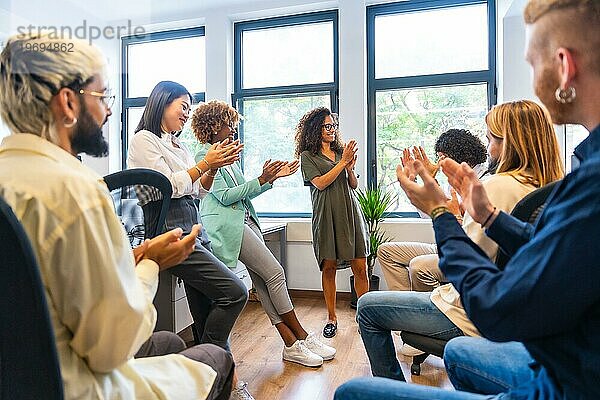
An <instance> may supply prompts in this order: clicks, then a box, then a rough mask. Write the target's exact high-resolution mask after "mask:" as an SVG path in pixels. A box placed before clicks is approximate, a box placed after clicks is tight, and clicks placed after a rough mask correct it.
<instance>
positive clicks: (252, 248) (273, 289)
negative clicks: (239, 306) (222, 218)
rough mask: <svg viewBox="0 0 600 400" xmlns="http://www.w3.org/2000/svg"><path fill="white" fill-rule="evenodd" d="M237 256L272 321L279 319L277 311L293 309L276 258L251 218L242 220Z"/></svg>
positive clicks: (275, 322) (283, 312)
mask: <svg viewBox="0 0 600 400" xmlns="http://www.w3.org/2000/svg"><path fill="white" fill-rule="evenodd" d="M239 260H240V261H241V262H243V263H244V265H245V266H246V268H247V269H248V273H249V274H250V278H251V279H252V283H253V284H254V287H255V288H256V292H257V293H258V298H259V299H260V303H261V304H262V306H263V309H264V310H265V313H267V316H268V317H269V319H270V320H271V323H272V324H273V325H276V324H278V323H280V322H282V320H281V317H280V315H281V314H285V313H288V312H290V311H292V310H293V309H294V306H293V305H292V301H291V300H290V295H289V293H288V290H287V285H286V282H285V273H284V272H283V267H282V266H281V264H279V261H277V259H276V258H275V256H273V253H271V251H270V250H269V248H268V247H267V246H266V245H265V242H264V239H263V236H262V233H261V231H260V228H259V227H258V225H256V223H255V222H254V221H253V220H252V219H250V218H249V219H247V220H246V223H245V224H244V236H243V237H242V248H241V249H240V256H239Z"/></svg>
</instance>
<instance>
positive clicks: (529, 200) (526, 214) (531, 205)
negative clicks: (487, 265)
mask: <svg viewBox="0 0 600 400" xmlns="http://www.w3.org/2000/svg"><path fill="white" fill-rule="evenodd" d="M558 182H559V181H555V182H551V183H549V184H547V185H546V186H542V187H541V188H539V189H536V190H534V191H533V192H531V193H529V194H528V195H527V196H525V197H523V198H522V199H521V200H520V201H519V202H518V203H517V204H515V206H514V208H513V210H512V211H511V213H510V215H512V216H513V217H515V218H518V219H519V220H521V221H523V222H529V223H530V224H533V223H535V222H536V221H537V219H538V217H539V216H540V214H541V213H542V211H544V207H545V206H546V200H548V197H549V196H550V194H551V193H552V191H553V190H554V187H555V186H556V184H557V183H558ZM509 260H510V257H509V256H508V254H506V253H505V252H504V251H503V250H502V249H498V254H497V255H496V265H497V266H498V268H500V269H504V267H506V264H507V263H508V261H509Z"/></svg>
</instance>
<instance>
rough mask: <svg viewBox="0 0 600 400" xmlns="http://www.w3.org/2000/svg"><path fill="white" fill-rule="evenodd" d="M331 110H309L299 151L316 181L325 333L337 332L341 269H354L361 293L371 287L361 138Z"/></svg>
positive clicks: (306, 173) (308, 176)
mask: <svg viewBox="0 0 600 400" xmlns="http://www.w3.org/2000/svg"><path fill="white" fill-rule="evenodd" d="M337 127H338V125H337V123H336V121H334V119H333V116H332V114H331V111H329V109H327V108H325V107H319V108H316V109H314V110H312V111H309V112H308V113H306V114H305V115H304V116H303V117H302V119H301V120H300V122H299V123H298V126H297V127H296V157H300V161H301V168H302V176H303V178H304V181H305V182H307V183H309V184H310V194H311V197H312V208H313V216H312V234H313V248H314V251H315V256H316V258H317V262H318V263H319V268H320V270H321V271H322V276H321V279H322V284H323V295H324V296H325V303H326V304H327V312H328V314H329V315H328V320H327V323H326V325H325V327H324V328H323V336H325V337H327V338H330V337H333V336H335V334H336V332H337V317H336V314H335V294H336V286H335V275H336V271H337V269H341V268H347V267H348V263H350V267H351V268H352V273H353V274H354V288H355V290H356V294H357V296H358V297H360V296H362V295H363V294H364V293H366V292H367V291H368V288H369V286H368V283H367V263H366V261H367V259H366V257H367V255H368V250H367V249H368V246H367V239H366V238H367V235H366V230H365V224H364V219H363V216H362V213H361V211H360V208H359V207H358V203H357V202H356V199H355V198H354V196H353V194H352V193H351V190H354V189H356V187H357V186H358V180H357V179H356V175H355V174H354V165H355V164H356V157H357V156H356V153H357V151H358V148H357V147H356V142H355V141H354V140H351V141H350V142H349V143H348V144H347V145H345V146H344V145H343V143H342V141H341V138H340V137H339V134H338V130H337Z"/></svg>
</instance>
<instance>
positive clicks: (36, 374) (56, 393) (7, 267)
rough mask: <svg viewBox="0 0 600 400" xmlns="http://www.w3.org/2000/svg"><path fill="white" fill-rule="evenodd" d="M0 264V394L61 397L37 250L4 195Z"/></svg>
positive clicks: (0, 213)
mask: <svg viewBox="0 0 600 400" xmlns="http://www.w3.org/2000/svg"><path fill="white" fill-rule="evenodd" d="M0 268H1V271H0V272H1V273H2V279H0V305H1V307H2V311H1V312H0V387H1V389H0V399H11V400H12V399H31V400H34V399H35V400H37V399H46V400H59V399H63V398H64V394H63V386H62V378H61V375H60V365H59V362H58V355H57V352H56V342H55V340H54V331H53V329H52V324H51V322H50V317H49V314H48V307H47V304H46V295H45V293H44V286H43V285H42V280H41V277H40V272H39V268H38V265H37V261H36V258H35V254H34V253H33V249H32V248H31V245H30V243H29V239H28V238H27V235H26V234H25V231H24V230H23V227H22V226H21V224H20V223H19V221H18V220H17V217H16V216H15V214H14V213H13V212H12V210H11V208H10V207H9V206H8V204H6V202H5V201H4V200H3V199H2V198H0Z"/></svg>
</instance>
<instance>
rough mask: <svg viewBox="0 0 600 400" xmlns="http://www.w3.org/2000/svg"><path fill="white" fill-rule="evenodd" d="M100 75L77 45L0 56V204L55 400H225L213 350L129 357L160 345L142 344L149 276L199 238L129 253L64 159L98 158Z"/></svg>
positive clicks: (151, 317) (88, 183) (19, 43)
mask: <svg viewBox="0 0 600 400" xmlns="http://www.w3.org/2000/svg"><path fill="white" fill-rule="evenodd" d="M42 44H43V45H44V46H43V49H42V46H41V45H42ZM61 45H62V46H61ZM104 75H105V62H104V57H103V56H102V54H101V53H100V52H99V51H98V49H96V48H95V47H94V46H91V45H90V44H88V43H86V42H85V41H81V40H73V41H65V40H58V39H52V38H51V37H50V36H48V35H44V34H42V35H19V36H15V37H11V38H10V39H9V40H8V42H7V43H6V46H5V48H4V50H3V51H2V53H1V54H0V117H1V118H2V120H3V121H4V123H5V124H6V125H7V126H8V128H9V129H10V131H11V132H12V135H10V136H8V137H6V138H5V139H4V140H3V141H2V145H1V146H0V197H2V198H3V199H4V200H5V201H6V202H7V203H8V204H9V206H10V207H11V208H12V209H13V211H14V213H15V214H16V216H17V218H18V219H19V221H20V222H21V224H22V225H23V227H24V229H25V232H26V233H27V236H28V238H29V241H30V242H31V245H32V248H33V250H34V252H35V255H36V258H37V262H38V265H39V268H40V272H41V277H42V281H43V283H44V288H45V290H46V297H47V304H48V309H49V313H50V319H51V322H52V327H53V330H54V336H55V341H56V348H57V352H58V356H59V362H60V368H61V374H62V378H63V386H64V393H65V398H66V399H131V400H134V399H177V400H180V399H190V400H191V399H206V398H208V399H220V400H226V399H228V398H229V393H230V391H231V379H232V375H233V361H232V358H231V355H229V354H228V353H227V352H226V351H225V350H222V349H221V348H219V347H217V346H213V345H200V346H196V347H194V348H191V349H188V350H185V351H184V352H182V353H181V354H169V355H162V356H159V357H148V358H141V359H134V358H133V357H134V355H135V354H136V353H138V355H152V354H155V353H156V346H157V345H159V346H161V342H160V339H161V338H158V339H159V340H155V341H152V340H151V341H150V342H148V339H149V338H151V335H152V331H153V330H154V326H155V323H156V310H155V309H154V306H153V304H152V300H153V297H154V295H155V293H156V289H157V285H158V272H159V270H162V269H166V268H170V267H172V266H175V265H177V264H179V263H180V262H181V261H182V260H184V259H185V258H186V257H187V256H188V255H189V254H190V253H191V252H192V250H193V248H194V244H195V238H196V235H197V234H198V231H199V227H198V226H195V227H194V229H193V230H192V232H191V233H190V234H189V235H187V236H185V237H181V236H182V230H181V229H174V230H172V231H170V232H167V233H165V234H163V235H161V236H158V237H157V238H155V239H152V240H149V241H146V242H144V244H143V245H141V246H140V247H138V248H136V249H135V250H134V251H133V253H132V251H131V249H130V247H129V241H128V240H127V237H126V236H125V232H124V230H123V227H122V225H121V223H120V221H119V220H118V218H117V216H116V215H115V212H114V207H113V204H112V201H111V198H110V195H109V192H108V189H107V187H106V185H105V184H104V182H103V181H102V178H101V177H100V176H99V175H97V174H96V173H94V172H93V171H92V170H90V169H89V168H87V167H85V166H84V165H82V164H81V162H79V161H78V160H77V158H76V157H75V156H76V155H78V154H80V153H87V154H89V155H92V156H103V155H105V154H106V153H107V150H108V144H107V143H106V141H105V140H104V138H103V136H102V126H103V125H104V124H105V123H106V121H107V119H108V117H109V116H110V115H111V110H110V105H111V104H112V101H113V100H114V97H113V96H111V95H110V93H109V92H108V91H107V88H106V83H105V78H104ZM4 279H10V277H4ZM5 312H6V310H5ZM17 312H18V311H17ZM4 328H5V327H3V329H4ZM153 338H154V337H153ZM168 344H169V343H167V345H168ZM32 368H35V366H32Z"/></svg>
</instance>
